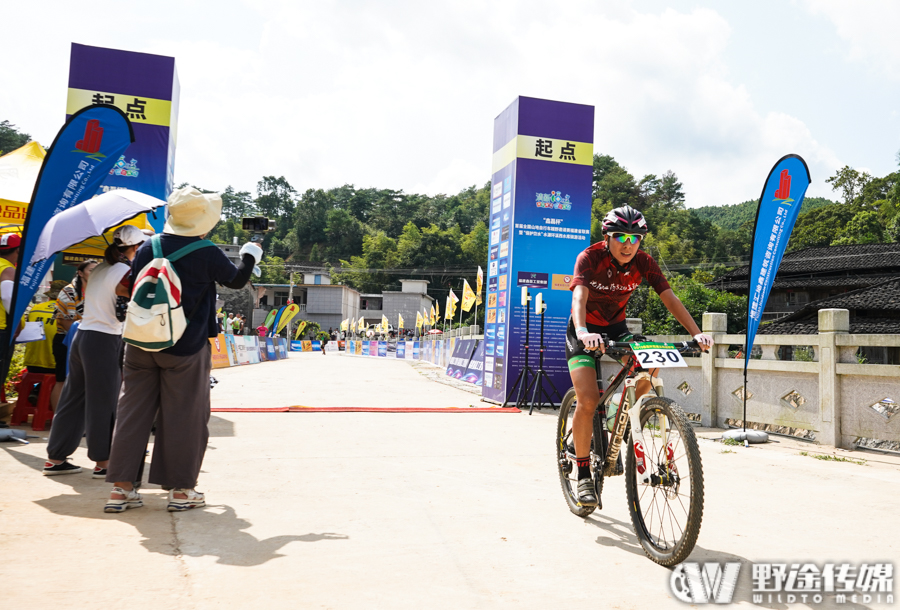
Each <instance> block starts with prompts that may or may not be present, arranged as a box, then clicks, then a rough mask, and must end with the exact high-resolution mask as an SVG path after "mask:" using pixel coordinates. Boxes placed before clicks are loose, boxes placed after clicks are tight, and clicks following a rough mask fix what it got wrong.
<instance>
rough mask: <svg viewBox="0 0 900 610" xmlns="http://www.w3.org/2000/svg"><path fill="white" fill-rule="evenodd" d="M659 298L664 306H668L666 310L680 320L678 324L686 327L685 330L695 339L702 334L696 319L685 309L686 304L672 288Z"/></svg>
mask: <svg viewBox="0 0 900 610" xmlns="http://www.w3.org/2000/svg"><path fill="white" fill-rule="evenodd" d="M659 298H660V299H662V302H663V305H665V306H666V309H668V310H669V312H670V313H671V314H672V315H673V316H675V319H676V320H678V323H679V324H681V325H682V326H684V328H685V330H687V331H688V334H690V335H691V336H692V337H695V336H697V335H699V334H700V327H699V326H697V323H696V322H694V318H692V317H691V314H690V313H689V312H688V310H687V309H686V308H685V306H684V304H683V303H682V302H681V299H679V298H678V297H677V296H676V295H675V292H674V291H673V290H672V289H671V288H670V289H668V290H665V291H663V292H662V293H661V294H660V295H659Z"/></svg>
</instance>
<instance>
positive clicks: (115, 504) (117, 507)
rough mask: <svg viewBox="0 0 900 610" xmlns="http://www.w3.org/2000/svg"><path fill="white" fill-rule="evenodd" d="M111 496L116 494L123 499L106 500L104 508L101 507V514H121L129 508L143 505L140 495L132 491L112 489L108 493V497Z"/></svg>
mask: <svg viewBox="0 0 900 610" xmlns="http://www.w3.org/2000/svg"><path fill="white" fill-rule="evenodd" d="M112 494H118V495H121V496H123V497H122V498H120V499H118V500H117V499H114V498H110V499H109V500H107V501H106V506H104V507H103V512H105V513H122V512H125V511H126V510H128V509H129V508H139V507H141V506H143V505H144V500H143V498H141V494H139V493H138V492H136V491H135V490H133V489H132V490H131V491H125V490H124V489H122V488H121V487H113V488H112V491H111V492H110V495H112Z"/></svg>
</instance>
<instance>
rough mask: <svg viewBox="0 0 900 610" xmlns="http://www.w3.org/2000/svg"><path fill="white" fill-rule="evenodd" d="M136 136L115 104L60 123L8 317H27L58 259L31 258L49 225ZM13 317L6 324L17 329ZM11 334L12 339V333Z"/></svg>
mask: <svg viewBox="0 0 900 610" xmlns="http://www.w3.org/2000/svg"><path fill="white" fill-rule="evenodd" d="M133 140H134V134H133V133H132V130H131V124H130V123H129V121H128V119H127V118H126V117H125V115H124V114H123V113H122V111H121V110H119V109H118V108H115V107H112V106H94V107H90V108H85V109H84V110H83V111H81V112H77V113H76V114H74V115H73V116H72V117H71V118H70V119H69V120H68V121H67V122H66V124H65V125H64V126H63V128H62V129H60V131H59V133H58V134H57V135H56V139H54V140H53V144H52V145H51V146H50V151H49V152H48V153H47V156H46V157H45V158H44V163H43V165H41V171H40V173H39V174H38V178H37V182H36V184H35V187H34V193H33V194H32V196H31V204H30V205H29V206H28V213H27V216H26V218H25V224H24V227H23V229H22V246H21V248H20V249H19V264H18V267H17V268H16V281H15V288H14V292H13V299H12V307H11V309H12V317H11V318H9V320H21V319H22V315H23V314H24V313H25V308H26V307H28V304H29V303H30V302H31V298H32V297H33V296H34V292H35V290H37V287H38V286H39V285H40V283H41V280H42V279H44V276H45V275H46V274H47V271H48V270H49V269H50V265H52V264H53V259H52V258H50V259H47V260H44V261H41V262H39V263H36V264H34V265H30V264H29V263H30V261H31V257H32V256H33V255H34V249H35V246H36V245H37V242H38V239H40V237H41V232H42V231H43V230H44V225H46V224H47V221H48V220H50V218H51V217H52V216H54V215H56V214H59V213H60V212H62V211H63V210H67V209H69V208H70V207H72V206H74V205H77V204H79V203H81V202H83V201H85V200H87V199H90V198H91V197H93V196H94V194H95V193H96V192H97V189H98V188H99V187H100V183H101V182H103V180H104V179H105V178H106V174H107V172H109V170H110V168H111V167H112V165H113V164H114V163H115V160H116V159H118V158H119V155H120V154H122V151H123V150H125V149H126V148H128V146H129V145H130V144H131V142H132V141H133ZM9 320H8V321H7V324H8V325H9V327H10V328H13V329H15V326H16V325H15V324H14V323H12V322H9ZM9 339H10V343H11V342H12V341H13V337H12V334H10V338H9Z"/></svg>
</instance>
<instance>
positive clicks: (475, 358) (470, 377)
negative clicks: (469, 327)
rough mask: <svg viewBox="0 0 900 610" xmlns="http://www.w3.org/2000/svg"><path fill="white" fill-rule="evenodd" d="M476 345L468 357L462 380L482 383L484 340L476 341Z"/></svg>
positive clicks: (476, 383)
mask: <svg viewBox="0 0 900 610" xmlns="http://www.w3.org/2000/svg"><path fill="white" fill-rule="evenodd" d="M477 344H478V347H476V348H475V353H473V354H472V357H471V358H470V359H469V366H467V367H466V373H465V375H463V377H462V380H463V381H466V382H468V383H472V384H475V385H482V383H483V380H484V341H477Z"/></svg>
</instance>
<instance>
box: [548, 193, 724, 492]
mask: <svg viewBox="0 0 900 610" xmlns="http://www.w3.org/2000/svg"><path fill="white" fill-rule="evenodd" d="M603 234H604V236H605V239H604V240H603V241H599V242H597V243H596V244H594V245H592V246H590V247H589V248H587V249H586V250H584V251H583V252H582V253H581V254H579V255H578V258H577V259H576V261H575V273H574V278H573V279H572V282H571V284H570V289H571V290H572V315H571V317H570V318H569V327H568V330H567V332H566V360H567V361H568V363H569V374H570V375H571V377H572V385H573V386H574V387H575V394H576V400H577V405H576V407H575V417H574V419H573V421H572V436H573V437H574V440H575V456H576V460H577V464H578V501H579V502H580V503H581V505H582V506H597V496H596V492H595V490H594V484H593V481H592V480H591V469H590V449H591V421H592V420H593V418H594V412H595V411H596V410H597V406H598V405H599V403H600V393H599V390H598V389H597V373H596V366H597V365H596V361H595V360H594V358H593V357H592V356H590V355H588V354H586V353H585V351H584V350H585V348H587V349H598V348H599V349H600V350H601V351H602V350H603V349H604V348H603V341H602V339H601V337H600V335H601V334H604V335H607V337H609V339H611V340H613V341H619V340H628V339H629V334H630V333H629V332H628V328H627V327H626V326H625V305H626V304H627V303H628V299H629V297H631V293H632V292H634V289H635V288H637V287H638V286H639V285H640V283H641V280H642V279H646V280H647V282H648V283H649V284H650V285H651V286H652V287H653V289H654V290H655V291H656V293H657V294H658V295H659V298H660V299H661V300H662V302H663V304H664V305H665V306H666V309H668V310H669V312H671V314H672V315H673V316H675V319H676V320H678V322H680V323H681V325H682V326H684V328H685V329H687V331H688V332H689V333H690V334H691V336H693V337H694V339H695V340H696V341H697V342H698V343H699V344H700V345H701V346H703V347H706V348H709V347H711V346H712V344H713V340H712V337H710V336H709V335H706V334H703V333H701V332H700V328H699V327H698V326H697V323H696V322H694V319H693V318H692V317H691V314H690V313H688V310H687V309H685V307H684V305H683V304H682V303H681V301H680V300H679V299H678V297H677V296H675V293H674V292H673V291H672V289H671V288H670V287H669V282H667V281H666V278H665V277H664V276H663V274H662V272H661V271H660V270H659V265H657V264H656V261H655V260H653V258H651V257H650V255H649V254H647V253H646V252H642V251H641V250H640V246H641V240H642V239H643V238H644V236H645V235H647V221H646V220H644V215H643V214H641V213H640V212H639V211H637V210H635V209H634V208H632V207H630V206H627V205H626V206H624V207H621V208H616V209H614V210H612V211H611V212H610V213H609V214H607V215H606V217H605V218H604V219H603ZM656 372H657V371H656V370H653V371H652V374H653V375H655V374H656ZM650 387H651V383H650V381H649V380H642V381H639V382H638V383H637V385H636V386H635V394H636V396H637V397H638V398H640V397H641V396H643V395H644V394H646V393H647V392H648V391H650Z"/></svg>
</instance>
